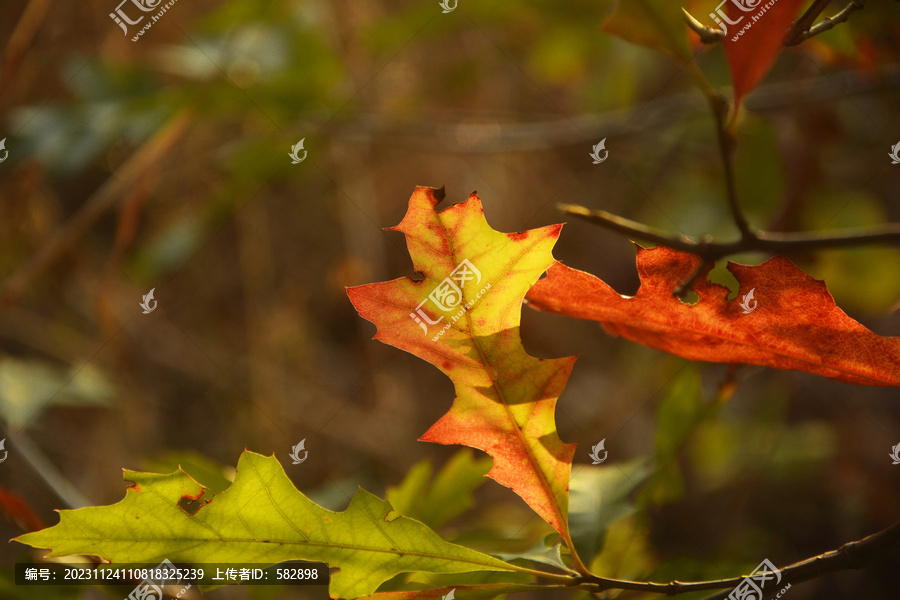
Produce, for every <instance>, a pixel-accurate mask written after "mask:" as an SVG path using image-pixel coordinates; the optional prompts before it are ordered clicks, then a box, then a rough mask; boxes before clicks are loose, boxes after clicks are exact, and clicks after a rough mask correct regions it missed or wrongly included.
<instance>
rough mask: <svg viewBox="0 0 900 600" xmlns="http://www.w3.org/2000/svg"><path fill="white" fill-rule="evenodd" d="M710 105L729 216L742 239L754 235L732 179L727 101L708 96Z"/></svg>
mask: <svg viewBox="0 0 900 600" xmlns="http://www.w3.org/2000/svg"><path fill="white" fill-rule="evenodd" d="M710 106H711V108H712V111H713V116H714V117H715V119H716V137H717V138H718V140H719V154H720V155H721V157H722V168H723V170H724V171H725V193H726V197H727V198H728V208H729V209H730V210H731V218H732V219H733V220H734V224H735V225H737V228H738V231H740V232H741V239H742V240H749V239H752V238H754V237H755V233H754V232H753V231H752V230H751V229H750V224H749V223H748V222H747V217H745V216H744V211H743V210H741V205H740V202H738V197H737V187H736V185H735V181H734V145H735V140H734V132H733V130H732V129H730V128H729V127H728V126H727V125H726V121H727V119H728V110H729V109H728V101H727V100H725V98H723V97H721V96H717V97H710Z"/></svg>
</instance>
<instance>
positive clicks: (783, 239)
mask: <svg viewBox="0 0 900 600" xmlns="http://www.w3.org/2000/svg"><path fill="white" fill-rule="evenodd" d="M556 207H557V208H558V209H559V210H561V211H562V212H564V213H566V214H570V215H573V216H575V217H578V218H579V219H584V220H585V221H589V222H591V223H594V224H595V225H600V226H601V227H605V228H607V229H610V230H612V231H615V232H616V233H620V234H622V235H624V236H626V237H629V238H631V239H634V240H639V241H645V242H652V243H654V244H657V245H659V246H667V247H669V248H674V249H675V250H681V251H683V252H690V253H691V254H696V255H697V256H699V257H700V258H702V259H703V260H704V261H705V262H715V261H717V260H719V259H720V258H723V257H726V256H731V255H734V254H740V253H742V252H767V253H771V254H784V253H787V252H800V251H808V250H822V249H824V248H846V247H850V246H865V245H869V244H891V245H900V223H891V224H888V225H884V226H882V227H873V228H866V229H862V228H856V229H845V230H842V231H839V232H837V233H834V234H831V235H824V234H816V233H777V232H768V231H750V232H749V235H748V236H746V237H742V238H741V239H739V240H736V241H734V242H717V241H715V240H713V239H711V238H705V239H703V240H701V241H699V242H696V241H693V240H691V239H690V238H687V237H675V236H673V235H670V234H668V233H666V232H664V231H662V230H660V229H656V228H653V227H650V226H648V225H644V224H643V223H638V222H637V221H632V220H631V219H626V218H624V217H620V216H618V215H614V214H612V213H608V212H606V211H605V210H590V209H589V208H585V207H584V206H579V205H577V204H557V205H556Z"/></svg>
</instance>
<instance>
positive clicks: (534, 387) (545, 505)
mask: <svg viewBox="0 0 900 600" xmlns="http://www.w3.org/2000/svg"><path fill="white" fill-rule="evenodd" d="M442 198H443V191H442V190H435V189H433V188H427V187H418V188H416V191H415V192H414V193H413V195H412V197H411V198H410V201H409V210H408V212H407V213H406V216H405V217H404V219H403V221H402V222H401V223H400V225H398V226H396V227H393V228H391V229H392V230H394V231H401V232H403V233H404V234H406V243H407V246H408V248H409V253H410V256H411V257H412V259H413V264H414V267H415V270H416V271H417V272H418V273H421V274H422V275H423V277H424V278H423V279H422V280H421V281H418V282H417V281H414V280H412V279H410V278H408V277H402V278H400V279H395V280H393V281H387V282H383V283H372V284H368V285H362V286H358V287H353V288H349V289H348V290H347V293H348V295H349V296H350V300H351V301H352V302H353V305H354V307H356V310H357V311H358V312H359V314H360V315H361V316H362V317H363V318H365V319H368V320H369V321H372V322H373V323H375V325H377V327H378V333H377V334H376V335H375V339H378V340H381V341H382V342H384V343H386V344H390V345H392V346H396V347H397V348H401V349H403V350H406V351H407V352H410V353H412V354H415V355H416V356H419V357H420V358H422V359H424V360H427V361H428V362H430V363H432V364H433V365H435V366H436V367H437V368H438V369H440V370H441V371H443V372H444V373H445V374H446V375H447V376H448V377H450V379H452V380H453V383H454V385H455V386H456V394H457V396H456V399H455V400H454V401H453V406H452V408H451V409H450V412H448V413H447V414H445V415H444V416H443V417H442V418H441V419H440V420H439V421H438V422H437V423H435V425H434V426H432V427H431V429H429V430H428V432H426V433H425V435H423V436H422V438H421V439H422V440H424V441H429V442H436V443H439V444H464V445H466V446H471V447H473V448H478V449H480V450H484V451H485V452H487V453H488V454H489V455H491V456H492V457H493V458H494V465H493V468H492V469H491V472H490V473H488V476H489V477H491V478H493V479H495V480H496V481H497V482H499V483H501V484H502V485H505V486H507V487H509V488H510V489H512V490H513V491H514V492H516V493H517V494H519V496H521V497H522V498H523V499H524V500H525V501H526V502H527V503H528V504H529V506H531V507H532V508H533V509H534V510H535V511H536V512H537V513H538V514H539V515H540V516H541V517H543V518H544V519H545V520H546V521H547V522H548V523H550V524H551V525H552V526H553V527H554V528H555V529H556V530H557V531H559V532H560V533H561V534H562V535H563V537H564V538H565V539H566V540H567V541H568V540H569V535H568V525H567V516H568V485H569V471H570V468H571V463H572V456H573V453H574V451H575V445H574V444H564V443H563V442H562V440H560V438H559V435H558V434H557V432H556V423H555V420H554V411H555V407H556V400H557V398H558V396H559V395H560V394H561V393H562V390H563V388H564V387H565V385H566V382H567V380H568V377H569V373H570V372H571V370H572V365H573V364H574V362H575V358H574V357H570V358H562V359H553V360H541V359H537V358H534V357H532V356H529V355H528V354H527V353H526V352H525V349H524V348H523V347H522V341H521V339H520V337H519V319H520V317H521V303H522V299H523V297H524V296H525V293H526V292H527V291H528V289H529V288H530V287H531V286H532V285H533V284H534V282H535V281H536V280H537V278H538V277H540V275H541V274H542V273H543V272H544V271H546V270H547V268H548V267H549V266H550V265H551V264H553V257H552V255H551V253H550V251H551V249H552V248H553V245H554V243H555V242H556V238H557V236H558V235H559V231H560V229H561V227H562V226H561V225H553V226H549V227H543V228H541V229H532V230H529V231H525V232H521V233H500V232H498V231H494V230H493V229H491V228H490V227H489V226H488V224H487V221H485V219H484V212H483V211H482V207H481V200H479V198H478V196H477V195H475V194H474V193H473V194H472V195H471V196H470V197H469V199H468V200H466V201H465V202H463V203H461V204H456V205H454V206H451V207H450V208H448V209H446V210H444V211H442V212H440V213H438V212H436V211H435V209H434V207H435V206H436V205H437V203H438V202H439V201H440V200H441V199H442ZM444 309H447V310H444Z"/></svg>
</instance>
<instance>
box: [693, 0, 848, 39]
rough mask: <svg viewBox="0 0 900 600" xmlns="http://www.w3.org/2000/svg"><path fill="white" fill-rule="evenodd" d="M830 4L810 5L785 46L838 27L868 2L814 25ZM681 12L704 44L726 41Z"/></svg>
mask: <svg viewBox="0 0 900 600" xmlns="http://www.w3.org/2000/svg"><path fill="white" fill-rule="evenodd" d="M830 2H831V0H815V2H813V3H812V5H810V7H809V8H808V9H806V12H805V13H803V16H802V17H800V18H799V19H797V20H796V21H794V22H793V23H792V24H791V28H790V29H789V30H788V32H787V34H785V36H784V45H785V46H796V45H797V44H800V43H801V42H804V41H806V40H808V39H809V38H811V37H813V36H816V35H819V34H820V33H823V32H825V31H828V30H829V29H832V28H834V26H835V25H838V24H839V23H845V22H846V21H847V19H849V18H850V15H851V14H853V13H854V12H856V11H858V10H860V9H862V8H864V7H865V4H866V0H850V3H849V4H848V5H847V6H845V7H844V8H843V9H842V10H841V11H840V12H839V13H837V14H836V15H834V16H833V17H825V18H824V19H823V20H822V22H821V23H819V24H818V25H813V23H815V21H816V19H817V18H819V15H821V14H822V11H824V10H825V8H826V7H827V6H828V4H829V3H830ZM681 12H683V13H684V20H685V22H686V23H687V26H688V27H690V29H691V30H692V31H693V32H694V33H696V34H697V35H698V36H700V41H701V42H702V43H704V44H715V43H717V42H721V41H722V39H724V37H725V31H724V30H722V29H718V28H716V27H711V26H707V25H704V24H703V23H701V22H700V21H698V20H697V19H696V18H695V17H694V16H693V15H692V14H691V13H689V12H688V11H686V10H685V9H684V8H682V9H681Z"/></svg>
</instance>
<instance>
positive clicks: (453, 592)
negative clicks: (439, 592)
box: [441, 588, 456, 600]
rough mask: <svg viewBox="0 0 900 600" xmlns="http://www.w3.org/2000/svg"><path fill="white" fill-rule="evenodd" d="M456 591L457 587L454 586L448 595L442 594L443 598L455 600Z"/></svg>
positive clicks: (444, 599) (443, 599)
mask: <svg viewBox="0 0 900 600" xmlns="http://www.w3.org/2000/svg"><path fill="white" fill-rule="evenodd" d="M455 593H456V588H453V589H452V590H450V591H449V592H447V595H446V596H441V600H454V598H455V596H454V594H455Z"/></svg>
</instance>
